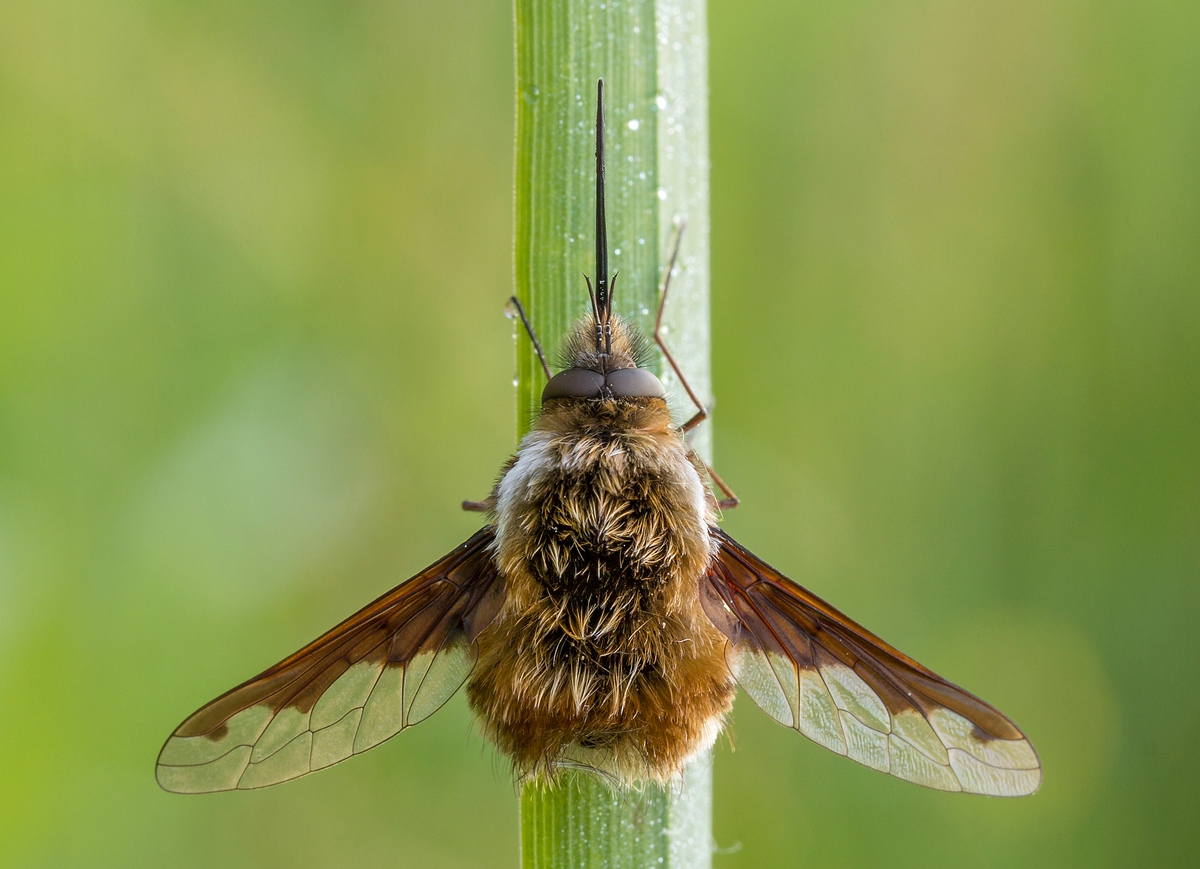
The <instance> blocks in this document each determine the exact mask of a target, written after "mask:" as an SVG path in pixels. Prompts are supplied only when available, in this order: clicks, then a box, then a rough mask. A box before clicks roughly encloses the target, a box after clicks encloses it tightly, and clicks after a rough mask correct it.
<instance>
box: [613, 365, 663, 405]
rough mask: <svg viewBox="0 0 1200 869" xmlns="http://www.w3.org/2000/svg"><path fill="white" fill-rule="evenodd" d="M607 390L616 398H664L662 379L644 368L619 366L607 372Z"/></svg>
mask: <svg viewBox="0 0 1200 869" xmlns="http://www.w3.org/2000/svg"><path fill="white" fill-rule="evenodd" d="M605 382H606V383H607V384H608V388H609V390H610V391H611V392H612V394H613V395H614V396H616V397H618V398H666V397H667V391H666V390H665V389H663V385H662V381H660V380H659V379H658V378H657V377H655V376H654V375H653V374H651V373H650V372H649V371H647V370H646V369H645V368H619V369H617V370H616V371H610V372H608V377H607V378H606V379H605Z"/></svg>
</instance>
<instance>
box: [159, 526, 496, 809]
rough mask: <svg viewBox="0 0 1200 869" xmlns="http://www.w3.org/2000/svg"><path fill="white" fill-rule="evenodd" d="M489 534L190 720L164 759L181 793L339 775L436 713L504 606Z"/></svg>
mask: <svg viewBox="0 0 1200 869" xmlns="http://www.w3.org/2000/svg"><path fill="white" fill-rule="evenodd" d="M492 539H493V533H492V529H491V528H484V529H482V530H481V531H479V532H478V533H476V534H475V536H473V537H472V538H471V539H470V540H468V541H467V542H466V543H464V544H462V545H461V546H459V547H458V548H457V549H455V550H454V551H453V552H451V553H450V554H449V555H447V556H446V557H445V558H443V559H441V560H440V561H438V562H437V563H436V564H433V565H431V566H430V567H429V568H427V569H426V570H424V571H422V572H421V573H420V574H418V575H417V576H415V577H413V578H412V579H410V580H409V581H407V582H405V583H403V584H402V585H400V586H397V587H396V588H394V589H392V590H391V591H390V592H388V593H387V594H385V595H384V596H383V597H381V598H379V599H378V600H376V601H375V602H374V603H371V604H369V605H367V606H366V607H364V608H363V609H362V610H360V611H359V612H357V613H355V614H354V615H352V616H351V617H350V618H348V619H346V621H344V622H342V623H341V624H340V625H338V626H337V627H336V628H334V629H333V630H331V631H329V632H328V633H326V634H325V635H324V636H322V637H320V638H319V639H317V640H314V641H313V642H312V643H310V644H309V645H307V646H305V647H304V648H303V649H301V650H300V651H298V652H296V653H295V654H294V655H292V656H291V657H289V658H286V659H285V660H283V661H281V662H280V663H278V664H276V665H275V666H274V667H271V668H270V669H269V670H266V671H265V672H263V673H261V674H259V675H258V676H255V677H254V678H253V679H251V680H250V681H248V682H245V683H243V684H242V685H239V686H238V687H236V688H234V689H233V690H232V691H229V692H227V693H225V694H222V695H221V696H220V697H218V698H217V699H216V700H213V701H212V702H211V703H209V704H207V705H206V706H203V707H201V708H200V709H199V710H198V711H196V712H195V713H194V714H192V715H191V716H190V717H189V718H188V719H187V720H186V721H184V722H183V723H182V724H181V725H179V727H178V728H177V729H176V730H175V732H174V733H173V734H172V735H171V737H170V738H169V739H168V740H167V742H166V744H165V745H164V746H163V748H162V751H161V752H160V753H159V756H158V766H157V769H156V774H157V777H158V783H159V784H160V785H161V786H162V787H163V788H164V789H166V790H168V791H175V792H177V793H208V792H212V791H227V790H237V789H251V788H260V787H266V786H267V785H273V784H278V783H279V782H283V781H288V780H290V779H294V778H298V777H299V776H302V775H305V774H307V773H310V772H313V771H314V770H318V769H324V768H325V767H327V766H332V765H333V764H335V763H337V762H338V761H341V760H345V759H346V758H347V757H350V756H351V755H354V754H359V753H361V752H363V751H366V750H367V749H369V748H373V747H375V746H376V745H379V744H380V743H381V742H383V741H384V740H386V739H389V738H390V737H392V736H394V735H396V734H397V733H399V732H400V731H401V730H403V729H404V728H406V727H408V726H410V725H413V724H416V723H418V722H419V721H422V720H423V719H425V718H427V717H428V716H429V715H431V714H433V713H434V712H436V711H437V710H438V709H439V708H440V707H441V706H442V704H444V703H445V702H446V701H447V700H448V699H449V698H450V697H451V695H453V694H454V692H455V691H457V690H458V688H459V687H460V686H461V685H462V683H463V682H464V681H465V680H466V678H467V676H469V675H470V673H471V670H472V668H473V667H474V665H475V657H476V650H475V642H474V641H475V638H476V637H477V636H478V635H479V633H480V631H482V630H483V629H484V628H485V627H487V625H488V624H489V623H490V622H491V620H492V619H493V618H494V617H495V615H496V613H497V611H498V610H499V608H500V605H501V603H503V596H504V588H503V582H502V580H501V579H500V577H499V574H498V573H497V571H496V568H495V566H494V562H493V559H492V555H491V543H492Z"/></svg>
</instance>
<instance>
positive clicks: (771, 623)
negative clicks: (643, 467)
mask: <svg viewBox="0 0 1200 869" xmlns="http://www.w3.org/2000/svg"><path fill="white" fill-rule="evenodd" d="M711 533H712V535H713V539H714V542H715V543H716V544H717V546H718V552H717V556H716V558H715V559H714V561H713V563H712V566H711V567H710V568H709V571H708V573H707V575H706V576H705V578H704V580H703V584H702V593H701V600H702V603H703V605H704V609H705V612H706V613H708V616H709V618H710V619H711V620H712V622H713V624H714V625H716V626H717V628H718V629H720V630H721V631H722V632H723V633H724V634H725V635H726V636H728V637H729V640H730V642H729V650H728V653H727V654H728V657H729V663H730V668H731V669H732V670H733V672H734V673H735V675H736V676H737V680H738V683H739V684H740V685H741V686H742V688H743V689H744V690H745V691H746V693H747V694H749V695H750V696H751V697H752V698H753V699H754V701H755V702H756V703H757V704H758V705H759V706H760V707H762V709H763V710H764V711H766V712H767V714H769V715H770V716H771V717H772V718H774V719H776V720H777V721H779V722H780V723H782V724H785V725H787V726H788V727H792V728H795V729H796V730H798V731H800V732H801V733H803V734H804V735H805V736H807V737H808V738H809V739H811V740H813V741H814V742H816V743H818V744H820V745H823V746H825V747H826V748H828V749H830V750H832V751H835V752H837V753H838V754H842V755H846V756H847V757H849V758H851V759H853V760H856V761H858V762H859V763H861V764H864V765H866V766H869V767H872V768H873V769H877V770H880V771H882V772H886V773H890V774H891V775H894V776H897V777H898V778H902V779H905V780H906V781H911V782H915V783H917V784H919V785H924V786H926V787H931V788H937V789H939V790H945V791H964V792H967V793H977V794H991V795H993V796H1023V795H1025V794H1031V793H1033V792H1034V791H1036V790H1037V789H1038V786H1039V785H1040V784H1041V778H1042V772H1041V765H1040V763H1039V761H1038V756H1037V753H1036V752H1035V751H1034V749H1033V746H1032V745H1031V744H1030V743H1029V740H1028V739H1026V738H1025V735H1024V734H1023V733H1021V731H1020V730H1019V729H1018V728H1017V726H1016V725H1015V724H1013V723H1012V722H1011V721H1009V720H1008V718H1006V717H1005V716H1004V715H1002V714H1001V713H1000V712H998V711H997V710H996V709H994V708H993V707H991V706H989V705H988V704H987V703H984V702H983V701H982V700H980V699H979V698H977V697H975V696H974V695H972V694H969V693H967V692H966V691H964V690H962V689H961V688H959V687H957V686H956V685H952V684H951V683H949V682H947V681H946V680H945V679H942V678H941V677H940V676H937V675H935V674H934V673H932V672H930V671H929V670H927V669H925V668H924V667H922V666H921V665H920V664H918V663H917V662H916V661H914V660H912V659H911V658H909V657H907V656H906V655H904V654H902V653H901V652H899V651H897V650H896V649H894V648H892V647H891V646H889V645H888V644H887V643H885V642H883V640H881V639H879V638H878V637H876V636H875V635H874V634H872V633H870V632H869V631H867V630H866V629H864V628H862V627H861V626H859V625H858V624H856V623H855V622H853V621H851V620H850V619H849V618H847V617H846V616H844V615H843V614H842V613H840V612H838V611H837V610H836V609H834V608H833V607H831V606H829V604H827V603H825V602H824V601H822V600H821V599H820V598H818V597H816V596H815V595H813V594H811V593H809V592H808V591H806V590H805V589H803V588H801V587H800V586H798V585H796V584H795V583H793V582H792V581H791V580H789V579H787V578H786V577H784V576H783V575H782V574H780V573H779V572H778V571H776V570H775V569H773V568H772V567H770V566H768V565H767V564H765V563H764V562H762V561H760V560H759V559H758V558H756V557H755V556H754V555H753V554H752V553H750V552H749V551H747V550H746V549H744V548H743V547H742V546H741V545H739V544H738V543H737V542H736V541H734V540H733V539H732V538H730V537H729V536H728V535H726V534H725V533H724V532H722V531H720V530H718V529H712V531H711Z"/></svg>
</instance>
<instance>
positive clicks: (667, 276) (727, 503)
mask: <svg viewBox="0 0 1200 869" xmlns="http://www.w3.org/2000/svg"><path fill="white" fill-rule="evenodd" d="M682 240H683V224H682V223H680V224H679V227H678V229H676V230H675V244H674V245H672V246H671V259H670V261H668V262H667V270H666V272H665V273H664V274H663V282H662V291H661V292H660V293H659V297H658V318H657V319H656V320H655V321H654V343H655V344H657V345H658V349H660V350H662V352H663V356H666V357H667V362H668V363H670V365H671V370H672V371H674V372H675V376H676V377H678V378H679V382H680V383H681V384H682V385H683V389H684V391H685V392H687V394H688V398H690V399H691V400H692V404H694V405H696V413H695V414H694V415H693V416H692V418H691V419H689V420H688V421H687V422H685V423H684V424H683V425H682V426H681V427H680V431H682V432H684V433H685V434H686V433H687V432H690V431H691V430H692V429H694V428H695V427H696V426H698V425H700V423H702V422H704V420H706V419H708V408H706V407H705V406H704V402H702V401H701V400H700V398H699V397H698V396H697V395H696V393H695V392H694V391H693V390H692V386H691V384H690V383H688V382H687V378H686V377H684V376H683V372H682V371H680V370H679V363H678V362H676V361H675V357H674V356H672V355H671V351H670V349H669V348H668V347H667V342H666V341H664V340H663V336H662V320H663V311H664V310H666V307H667V290H669V289H670V288H671V272H673V271H674V270H675V260H676V259H678V257H679V243H680V242H681V241H682ZM704 468H705V470H707V471H708V475H709V477H711V478H712V481H713V482H714V483H715V484H716V486H717V488H718V489H720V490H721V494H722V495H724V496H725V497H724V498H722V499H721V500H720V501H718V502H717V504H718V506H720V508H721V509H722V510H731V509H733V508H734V507H736V506H737V505H738V496H737V495H735V494H734V493H733V490H732V489H730V488H729V486H727V485H725V481H724V480H722V479H721V477H720V475H718V474H717V472H716V471H714V470H713V469H712V468H711V467H710V466H709V464H708V463H707V462H705V463H704Z"/></svg>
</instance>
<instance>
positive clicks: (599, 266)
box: [596, 79, 612, 352]
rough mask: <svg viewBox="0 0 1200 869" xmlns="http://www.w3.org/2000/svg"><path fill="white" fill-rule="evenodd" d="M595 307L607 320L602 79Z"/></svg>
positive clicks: (598, 103) (598, 107) (598, 104)
mask: <svg viewBox="0 0 1200 869" xmlns="http://www.w3.org/2000/svg"><path fill="white" fill-rule="evenodd" d="M596 307H597V308H598V309H599V311H600V316H602V317H603V318H604V319H605V320H606V321H607V319H608V315H609V312H611V311H612V299H611V298H610V296H609V284H608V226H607V222H606V221H605V219H604V79H600V80H599V81H597V82H596ZM605 331H606V332H607V330H605ZM605 343H606V344H607V341H606V342H605ZM607 350H608V347H607V346H606V347H605V351H606V352H607Z"/></svg>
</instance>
